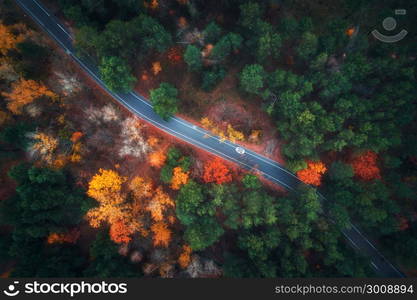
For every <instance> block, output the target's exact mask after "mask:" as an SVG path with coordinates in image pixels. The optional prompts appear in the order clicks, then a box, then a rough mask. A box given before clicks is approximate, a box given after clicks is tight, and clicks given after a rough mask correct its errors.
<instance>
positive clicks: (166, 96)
mask: <svg viewBox="0 0 417 300" xmlns="http://www.w3.org/2000/svg"><path fill="white" fill-rule="evenodd" d="M150 96H151V97H150V99H151V102H152V105H153V107H154V110H155V112H156V113H157V114H158V115H160V116H161V117H162V118H163V119H164V120H168V119H169V118H170V117H171V116H172V115H174V114H176V113H177V112H178V102H179V101H180V100H179V99H178V98H177V96H178V91H177V89H176V88H175V87H174V86H172V85H171V84H169V83H166V82H163V83H161V84H160V85H159V87H158V88H157V89H153V90H151V92H150Z"/></svg>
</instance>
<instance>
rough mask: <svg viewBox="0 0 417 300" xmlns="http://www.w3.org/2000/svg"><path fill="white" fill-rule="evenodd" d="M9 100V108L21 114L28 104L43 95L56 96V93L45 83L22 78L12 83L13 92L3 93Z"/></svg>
mask: <svg viewBox="0 0 417 300" xmlns="http://www.w3.org/2000/svg"><path fill="white" fill-rule="evenodd" d="M2 95H3V96H4V97H6V99H7V100H8V101H9V103H8V104H7V108H8V109H9V110H10V111H11V112H13V113H14V114H20V113H21V109H22V107H23V106H25V105H26V104H29V103H31V102H32V101H33V100H35V99H37V98H40V97H42V96H47V97H51V98H55V97H56V95H55V94H54V93H53V92H51V91H50V90H48V88H47V87H46V86H44V85H43V84H40V83H37V82H36V81H34V80H25V79H20V80H18V81H16V82H14V83H13V84H12V91H11V93H2Z"/></svg>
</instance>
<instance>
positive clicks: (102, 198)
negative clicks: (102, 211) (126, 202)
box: [87, 169, 126, 203]
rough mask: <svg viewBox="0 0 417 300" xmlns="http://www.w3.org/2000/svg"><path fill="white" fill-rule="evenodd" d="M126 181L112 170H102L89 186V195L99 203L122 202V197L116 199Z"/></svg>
mask: <svg viewBox="0 0 417 300" xmlns="http://www.w3.org/2000/svg"><path fill="white" fill-rule="evenodd" d="M125 181H126V178H125V177H121V176H120V175H119V174H118V173H117V172H115V171H112V170H103V169H100V170H99V172H98V174H96V175H94V177H93V178H92V179H91V181H90V183H89V184H88V191H87V195H88V196H90V197H92V198H94V199H96V200H97V201H99V202H112V203H114V202H120V197H116V194H118V193H119V192H120V190H121V188H122V184H123V183H124V182H125Z"/></svg>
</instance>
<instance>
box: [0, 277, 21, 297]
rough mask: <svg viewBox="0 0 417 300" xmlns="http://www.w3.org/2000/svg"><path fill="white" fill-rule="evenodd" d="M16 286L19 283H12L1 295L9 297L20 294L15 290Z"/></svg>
mask: <svg viewBox="0 0 417 300" xmlns="http://www.w3.org/2000/svg"><path fill="white" fill-rule="evenodd" d="M17 284H19V281H14V282H13V284H9V286H8V287H7V290H4V291H3V293H4V294H5V295H6V296H9V297H14V296H17V295H18V294H19V293H20V291H19V290H17V289H16V285H17Z"/></svg>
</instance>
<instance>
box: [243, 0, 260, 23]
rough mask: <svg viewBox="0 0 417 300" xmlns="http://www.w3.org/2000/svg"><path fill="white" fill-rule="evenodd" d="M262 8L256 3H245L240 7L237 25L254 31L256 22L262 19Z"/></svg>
mask: <svg viewBox="0 0 417 300" xmlns="http://www.w3.org/2000/svg"><path fill="white" fill-rule="evenodd" d="M262 15H263V8H262V7H261V5H260V4H259V3H257V2H251V1H250V2H246V3H244V4H242V5H240V19H239V23H240V25H242V26H243V27H245V28H248V29H249V30H253V29H255V27H256V25H257V23H258V21H259V20H260V19H261V18H262Z"/></svg>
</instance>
